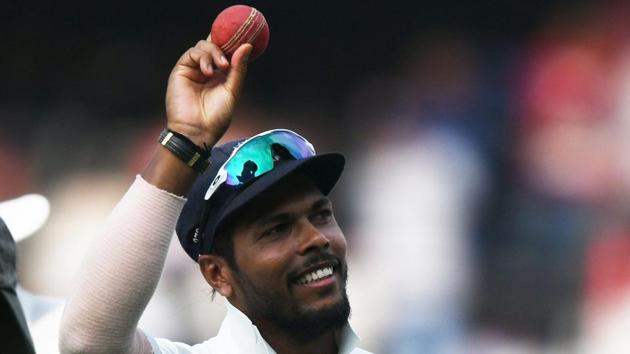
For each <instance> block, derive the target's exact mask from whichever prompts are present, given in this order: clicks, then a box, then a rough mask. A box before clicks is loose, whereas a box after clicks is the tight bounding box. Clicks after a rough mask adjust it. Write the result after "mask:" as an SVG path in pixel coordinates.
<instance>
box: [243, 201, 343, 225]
mask: <svg viewBox="0 0 630 354" xmlns="http://www.w3.org/2000/svg"><path fill="white" fill-rule="evenodd" d="M330 204H332V203H331V201H330V199H328V197H325V196H323V197H321V198H319V199H317V200H316V201H315V202H314V203H313V204H312V205H311V207H310V211H313V210H317V209H320V208H322V207H324V206H326V205H330ZM292 217H293V213H278V214H271V215H269V216H265V217H262V218H260V219H258V221H256V223H255V224H256V225H258V226H262V225H267V224H271V223H276V222H284V221H287V220H290V219H291V218H292Z"/></svg>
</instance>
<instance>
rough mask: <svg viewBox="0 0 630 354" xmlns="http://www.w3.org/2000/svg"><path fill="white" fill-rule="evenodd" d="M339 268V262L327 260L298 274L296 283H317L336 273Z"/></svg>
mask: <svg viewBox="0 0 630 354" xmlns="http://www.w3.org/2000/svg"><path fill="white" fill-rule="evenodd" d="M336 268H337V263H336V262H335V263H331V262H326V263H325V264H320V265H317V266H314V267H311V268H310V269H308V270H307V271H306V272H304V273H302V274H301V275H300V276H298V278H297V280H295V283H296V284H298V285H307V284H311V283H315V282H317V281H321V280H324V279H326V278H330V277H332V276H333V275H334V274H335V270H336Z"/></svg>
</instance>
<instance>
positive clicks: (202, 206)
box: [60, 41, 366, 354]
mask: <svg viewBox="0 0 630 354" xmlns="http://www.w3.org/2000/svg"><path fill="white" fill-rule="evenodd" d="M251 50H252V47H251V45H249V44H245V45H243V46H241V47H240V48H238V49H237V51H236V52H235V53H234V54H233V56H232V58H231V62H228V60H227V59H226V58H225V57H224V56H223V53H222V52H221V51H220V50H219V48H218V47H216V46H215V45H214V44H212V43H211V42H209V41H200V42H199V43H197V45H196V46H195V47H194V48H191V49H189V50H188V51H187V52H186V53H184V55H182V57H181V58H180V59H179V61H178V62H177V64H176V65H175V68H174V69H173V71H172V73H171V75H170V78H169V83H168V88H167V93H166V113H167V128H168V129H167V130H165V131H164V132H163V133H162V135H161V136H160V139H159V142H160V146H159V147H158V149H157V150H156V152H155V154H154V156H153V158H152V160H151V161H150V163H149V165H148V166H147V168H146V169H145V171H144V172H143V173H142V176H139V177H138V178H137V179H136V181H135V183H134V184H133V185H132V187H131V188H130V190H129V191H128V193H127V194H126V195H125V197H124V198H123V199H122V200H121V201H120V203H119V204H118V205H117V207H116V208H115V209H114V211H113V212H112V215H111V216H110V218H109V220H108V224H107V227H106V228H105V231H104V235H100V236H99V237H97V239H96V241H95V243H94V245H93V247H92V251H91V253H90V254H89V255H88V256H87V257H86V260H85V261H84V264H83V266H82V267H81V274H80V275H79V279H78V283H77V289H76V291H75V292H74V293H73V294H72V296H71V297H70V298H69V300H68V304H67V307H66V309H65V313H64V318H63V320H62V329H61V335H60V349H61V352H63V353H73V352H76V353H92V352H94V353H96V352H98V353H152V352H153V353H222V354H223V353H247V354H255V353H278V354H288V353H301V354H308V353H317V354H327V353H330V354H332V353H340V354H348V353H352V354H359V353H366V352H365V351H363V350H361V349H358V348H357V347H356V344H357V340H358V339H357V337H356V336H355V335H354V333H353V332H352V330H351V329H350V327H349V326H348V324H347V319H348V316H349V313H350V307H349V304H348V299H347V296H346V291H345V284H346V278H347V265H346V261H345V252H346V242H345V238H344V236H343V233H342V232H341V230H340V228H339V226H338V225H337V223H336V221H335V219H334V215H333V211H332V205H331V203H330V201H329V200H328V199H327V198H326V197H325V195H326V194H327V193H328V192H329V191H330V190H331V189H332V187H333V186H334V184H335V183H336V181H337V179H338V178H339V176H340V174H341V171H342V169H343V165H344V158H343V156H342V155H340V154H323V155H316V154H315V151H314V148H313V146H312V145H311V144H310V143H308V141H306V139H304V138H302V137H301V136H299V135H297V134H296V133H294V132H291V131H287V130H282V129H278V130H273V131H269V132H265V133H261V134H259V135H257V136H255V137H252V138H250V139H248V140H246V141H237V142H231V143H228V144H225V145H223V146H219V147H214V148H212V150H211V154H210V159H211V163H210V167H209V168H207V170H206V167H207V163H206V162H205V159H204V157H207V152H208V148H209V147H212V146H215V144H216V142H217V141H218V140H219V139H220V138H221V136H222V135H223V133H224V132H225V131H226V129H227V128H228V126H229V124H230V120H231V115H232V112H233V109H234V106H235V103H236V98H237V96H238V93H239V91H240V88H241V85H242V82H243V79H244V77H245V71H246V67H247V57H248V55H249V54H250V52H251ZM197 173H202V175H201V176H199V178H197ZM186 194H187V196H188V201H187V202H186V199H184V198H182V197H180V196H183V195H186ZM185 202H186V203H185ZM184 204H185V205H184ZM180 211H181V215H180ZM178 219H179V220H178ZM176 223H177V225H176ZM175 226H177V227H176V231H177V234H178V237H179V239H180V242H181V244H182V246H183V248H184V250H185V251H186V252H187V253H188V254H189V255H190V256H191V257H192V258H193V259H194V260H195V261H198V263H199V266H200V269H201V272H202V274H203V276H204V277H205V279H206V280H207V282H208V283H209V284H210V285H211V286H212V288H213V289H214V291H217V292H219V293H220V294H221V295H223V296H224V297H225V298H226V299H227V300H228V304H227V306H228V314H227V316H226V318H225V320H224V322H223V324H222V325H221V329H220V330H219V333H218V335H217V336H216V337H214V338H211V339H209V340H208V341H206V342H203V343H201V344H197V345H195V346H189V345H185V344H182V343H173V342H170V341H168V340H165V339H156V338H153V337H151V336H149V335H147V334H145V333H143V332H142V331H141V330H139V329H137V328H136V326H137V323H138V320H139V318H140V316H141V314H142V311H143V310H144V308H145V306H146V304H147V302H148V301H149V299H150V297H151V295H152V293H153V291H154V289H155V287H156V284H157V281H158V279H159V276H160V273H161V270H162V266H163V264H164V258H165V255H166V251H167V249H168V245H169V241H170V237H171V235H172V233H173V229H174V228H175Z"/></svg>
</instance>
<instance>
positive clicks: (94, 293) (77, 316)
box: [59, 176, 186, 353]
mask: <svg viewBox="0 0 630 354" xmlns="http://www.w3.org/2000/svg"><path fill="white" fill-rule="evenodd" d="M185 201H186V200H185V199H184V198H182V197H179V196H176V195H173V194H171V193H168V192H166V191H163V190H160V189H158V188H156V187H155V186H153V185H151V184H149V183H148V182H146V181H145V180H143V179H142V177H140V176H137V177H136V180H135V182H134V183H133V184H132V186H131V188H130V189H129V190H128V191H127V193H126V194H125V196H124V197H123V198H122V200H121V201H120V202H119V203H118V205H117V206H116V207H115V208H114V210H113V211H112V213H111V215H110V216H109V217H108V219H107V221H106V223H105V227H104V229H103V230H102V232H100V233H99V234H98V235H97V236H96V237H95V239H94V241H93V242H92V245H91V247H90V250H89V252H88V254H87V256H86V257H85V258H84V260H83V262H82V265H81V267H80V272H79V274H78V276H77V281H76V283H75V288H74V290H73V291H72V294H71V295H70V297H69V299H68V302H67V304H66V308H65V309H64V314H63V318H62V321H61V332H60V341H59V346H60V351H61V352H62V353H150V352H151V349H150V345H149V341H148V339H147V337H146V336H145V335H144V334H143V333H142V332H141V331H140V330H137V329H136V327H137V324H138V320H139V319H140V316H141V315H142V312H143V311H144V309H145V307H146V305H147V303H148V302H149V300H150V298H151V296H152V295H153V292H154V291H155V287H156V286H157V283H158V280H159V278H160V275H161V274H162V268H163V266H164V260H165V258H166V252H167V251H168V246H169V244H170V240H171V237H172V235H173V231H174V229H175V224H176V222H177V218H178V217H179V213H180V211H181V209H182V207H183V206H184V203H185Z"/></svg>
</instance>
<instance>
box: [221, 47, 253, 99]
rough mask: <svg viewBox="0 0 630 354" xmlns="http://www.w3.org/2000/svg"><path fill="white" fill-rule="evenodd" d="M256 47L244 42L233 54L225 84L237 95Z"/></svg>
mask: <svg viewBox="0 0 630 354" xmlns="http://www.w3.org/2000/svg"><path fill="white" fill-rule="evenodd" d="M253 49H254V47H253V46H252V45H251V44H243V45H241V46H240V47H238V48H237V49H236V51H235V52H234V54H232V63H231V69H230V72H229V73H228V76H227V79H226V81H225V86H226V87H227V88H228V89H229V90H230V91H231V92H232V94H233V95H234V96H235V97H236V96H237V95H238V93H239V92H240V91H241V86H242V85H243V80H244V79H245V74H246V73H247V61H248V58H249V55H250V54H251V53H252V50H253Z"/></svg>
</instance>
